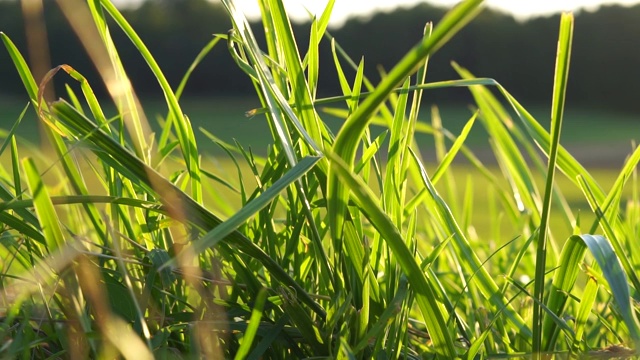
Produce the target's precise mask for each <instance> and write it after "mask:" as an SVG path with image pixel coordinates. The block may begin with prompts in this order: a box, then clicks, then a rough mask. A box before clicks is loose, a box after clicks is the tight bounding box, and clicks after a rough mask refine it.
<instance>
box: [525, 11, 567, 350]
mask: <svg viewBox="0 0 640 360" xmlns="http://www.w3.org/2000/svg"><path fill="white" fill-rule="evenodd" d="M572 38H573V15H571V14H567V13H564V14H562V17H561V19H560V34H559V37H558V53H557V57H556V70H555V81H554V86H553V102H552V104H551V129H552V130H551V147H550V149H549V167H548V170H547V180H546V186H545V193H544V200H543V204H542V217H541V220H540V228H539V232H538V235H539V238H538V244H537V251H536V273H535V288H534V297H535V299H537V302H538V303H539V304H543V302H544V286H545V272H546V257H547V236H548V233H549V230H548V228H547V227H548V221H549V216H550V212H551V197H552V194H553V182H554V176H555V169H556V158H557V156H558V146H559V143H560V130H561V128H562V115H563V113H564V104H565V96H566V91H567V82H568V78H569V61H570V59H571V43H572ZM542 321H543V312H542V308H541V307H540V305H534V307H533V354H534V357H535V358H536V359H538V358H540V356H541V355H542V353H541V351H542V350H543V347H542V346H543V343H542V341H543V335H544V334H543V332H542Z"/></svg>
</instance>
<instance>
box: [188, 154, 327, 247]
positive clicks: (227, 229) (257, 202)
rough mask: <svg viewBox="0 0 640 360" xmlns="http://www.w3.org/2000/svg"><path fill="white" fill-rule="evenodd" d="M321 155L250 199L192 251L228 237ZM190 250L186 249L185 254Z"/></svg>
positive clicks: (296, 178) (213, 244)
mask: <svg viewBox="0 0 640 360" xmlns="http://www.w3.org/2000/svg"><path fill="white" fill-rule="evenodd" d="M320 159H321V157H306V158H304V159H302V160H300V162H299V163H298V164H297V165H296V166H295V167H294V168H293V169H291V170H290V171H289V172H287V173H286V174H285V175H284V176H283V177H281V178H280V179H278V180H277V181H276V182H274V183H273V185H271V187H269V188H268V189H266V190H265V191H264V192H263V193H262V194H260V196H258V197H256V198H254V199H253V200H251V201H249V202H248V203H247V204H246V205H245V206H244V207H243V208H242V209H240V210H239V211H237V212H236V213H235V214H233V216H231V217H230V218H229V219H227V220H226V221H224V222H222V223H221V224H220V225H218V226H216V228H215V229H213V230H212V231H210V232H209V233H207V234H206V235H204V236H203V237H202V238H200V239H198V240H196V241H194V242H193V243H192V246H193V248H192V251H193V252H194V253H195V254H199V253H201V252H202V251H204V250H206V249H208V248H210V247H213V246H215V245H216V244H217V243H218V242H219V241H220V240H222V239H224V238H225V237H227V235H229V234H231V233H232V232H233V231H234V230H235V229H237V228H238V227H239V226H240V225H242V224H244V223H245V222H246V221H247V220H248V219H249V218H250V217H251V216H254V215H255V214H256V213H257V212H258V211H260V210H261V209H262V208H263V207H265V206H267V205H268V204H269V203H270V202H271V201H272V200H273V199H274V198H275V197H276V196H278V195H279V194H280V192H281V191H282V190H284V189H285V188H287V187H288V186H289V185H291V184H293V183H294V182H295V181H297V180H298V179H299V178H300V177H301V176H303V175H304V174H306V173H307V172H308V171H309V170H311V169H312V168H313V167H314V166H315V165H316V163H317V162H318V161H320ZM187 253H188V252H186V251H185V254H187Z"/></svg>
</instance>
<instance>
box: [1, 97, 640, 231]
mask: <svg viewBox="0 0 640 360" xmlns="http://www.w3.org/2000/svg"><path fill="white" fill-rule="evenodd" d="M142 104H143V107H144V109H145V112H146V115H147V118H148V121H149V123H150V125H151V126H152V128H154V129H155V130H156V131H159V129H160V128H161V125H160V124H161V123H162V122H163V121H164V120H163V119H164V118H165V117H166V112H167V109H166V104H165V103H164V102H163V101H162V100H159V99H147V100H142ZM181 105H182V107H183V110H184V112H185V113H186V115H187V116H188V117H189V119H190V121H191V123H192V126H193V128H194V130H195V129H198V130H196V134H195V135H196V138H197V140H198V144H199V150H200V151H201V154H202V155H203V166H204V167H205V168H208V169H209V170H211V171H214V172H217V173H222V174H224V173H227V176H228V177H227V178H226V180H227V181H229V182H230V183H232V184H236V185H237V184H238V182H239V179H238V178H237V176H236V174H235V167H234V163H233V162H232V161H231V159H230V158H229V157H228V155H227V154H226V153H225V152H224V151H222V149H221V148H220V147H219V146H217V145H216V144H215V143H214V142H213V141H212V140H211V139H210V138H209V137H208V136H207V135H205V131H206V132H208V133H211V134H213V135H215V136H216V137H218V138H219V139H221V140H222V141H224V142H227V143H231V144H233V145H235V143H234V141H238V143H239V144H240V145H241V146H242V147H244V148H245V149H246V150H247V151H248V150H249V149H251V151H252V152H253V153H254V154H256V155H258V156H264V155H265V154H266V152H267V148H268V146H269V145H273V137H272V135H271V134H270V130H269V126H268V124H267V120H266V119H265V117H264V115H261V114H258V115H254V116H252V117H247V116H245V113H246V112H247V111H249V110H251V109H254V108H256V107H259V103H258V102H256V100H255V99H253V98H251V97H246V98H211V99H205V98H187V99H184V100H182V101H181ZM337 105H340V104H337ZM432 106H435V105H432ZM423 108H424V109H423V112H422V116H421V120H420V121H422V122H424V123H429V124H430V123H431V121H432V119H431V115H432V114H431V110H432V109H431V108H430V106H429V104H426V106H423ZM437 108H438V110H439V114H440V117H441V119H442V123H443V125H442V126H443V127H444V128H446V129H447V130H449V131H450V132H451V133H453V134H459V133H460V131H461V130H462V128H463V127H464V125H465V124H466V122H467V121H468V120H469V117H470V116H471V115H472V107H471V105H468V106H465V104H445V105H443V106H438V107H437ZM22 110H23V108H22V107H21V104H20V102H18V101H17V100H16V99H9V98H6V97H4V98H0V113H1V114H3V118H2V119H1V121H0V124H1V125H0V126H2V127H4V128H5V130H7V129H8V128H10V127H11V126H12V125H13V122H15V121H16V119H17V118H18V115H19V114H20V113H21V112H22ZM549 111H550V110H549V109H545V108H543V107H533V110H531V112H532V113H533V114H534V116H536V117H537V118H539V119H544V117H545V116H548V113H549ZM105 113H106V115H107V117H109V116H110V115H111V116H114V114H116V110H115V107H114V106H109V105H108V102H107V105H106V106H105ZM321 115H322V112H321ZM512 116H515V115H512ZM565 116H566V119H565V122H566V123H565V124H566V126H565V128H564V129H563V144H564V145H565V146H566V147H567V148H569V149H573V151H572V154H573V155H574V156H575V157H576V158H577V159H578V160H580V161H581V162H582V164H583V165H584V166H585V167H587V168H588V169H589V170H591V171H592V175H593V176H594V178H595V179H596V180H598V182H599V183H600V184H601V185H602V186H603V188H604V189H608V188H609V187H610V186H611V185H612V184H613V181H614V180H615V177H616V175H617V173H618V168H619V167H621V166H622V164H623V162H624V159H625V157H626V155H627V154H628V153H629V152H630V150H631V143H632V141H633V140H634V139H635V140H638V139H640V131H639V132H638V133H634V132H633V131H630V129H633V128H634V127H633V124H634V120H635V118H634V116H633V115H631V114H616V113H615V112H608V111H605V110H600V111H589V110H584V109H571V108H569V109H567V113H566V115H565ZM324 121H325V122H326V123H328V124H329V125H330V128H331V129H332V131H333V132H334V133H337V132H338V131H339V129H340V126H341V125H342V122H343V121H344V119H340V118H338V117H335V116H333V115H328V114H324ZM37 126H38V120H37V118H36V116H35V114H34V112H33V109H31V108H29V110H28V112H27V113H26V116H25V118H24V119H23V121H22V123H21V124H20V127H19V129H18V131H17V134H18V135H19V136H23V137H24V138H25V139H26V140H28V141H30V142H33V143H36V144H37V143H38V142H39V137H38V136H37V135H38V127H37ZM516 126H517V125H516ZM373 129H374V130H373V131H372V134H373V135H376V134H379V132H380V130H381V129H382V127H375V126H374V127H373ZM375 129H377V131H376V130H375ZM203 130H204V131H203ZM634 135H636V137H635V138H634ZM416 140H417V142H418V145H419V146H420V149H421V150H422V152H423V156H424V157H425V159H427V160H430V161H429V162H428V163H427V164H426V165H427V168H428V169H430V170H433V169H435V167H436V165H437V161H436V158H435V151H434V138H433V135H432V134H417V135H416ZM387 143H388V141H386V142H385V146H386V144H387ZM465 144H466V145H467V146H468V147H469V148H470V149H471V150H472V151H473V152H474V154H475V155H476V156H478V158H479V159H480V160H481V161H482V162H483V163H484V164H485V165H487V166H488V168H490V169H492V171H494V172H495V173H496V175H497V177H498V179H502V180H503V181H502V182H501V183H500V185H501V186H502V187H503V188H506V187H507V183H506V181H504V178H502V177H501V176H500V174H499V171H500V169H499V168H498V166H497V164H496V163H495V158H494V154H493V152H492V150H491V148H490V146H489V137H488V134H487V132H486V131H485V130H484V129H483V128H482V124H481V123H479V122H477V123H476V124H475V126H474V129H473V130H472V131H471V132H470V134H469V136H468V138H467V140H466V142H465ZM8 160H9V159H8V157H5V162H6V161H8ZM175 166H176V169H179V168H180V167H183V166H184V164H175ZM240 166H241V168H242V171H243V172H244V173H246V174H248V173H250V171H251V170H250V168H249V167H248V166H246V163H244V162H242V161H241V162H240ZM451 171H452V173H453V174H454V176H453V178H455V179H458V181H456V182H455V185H454V186H455V189H456V190H457V196H464V191H465V186H466V185H465V184H466V182H467V181H473V182H474V187H475V189H476V191H474V192H473V201H474V203H475V204H476V206H475V207H474V212H473V214H471V215H472V218H473V226H474V231H475V232H476V233H477V234H478V237H479V238H485V237H496V236H497V235H496V234H497V233H496V231H497V230H499V231H500V234H501V236H504V237H506V238H509V237H510V236H511V237H512V236H514V234H516V231H517V229H515V228H513V227H510V226H509V224H508V222H504V224H503V225H502V226H500V227H499V228H497V229H495V226H494V225H495V224H494V221H492V219H491V216H494V215H495V214H491V213H490V212H488V211H485V209H487V208H489V202H490V196H491V195H490V194H488V193H487V192H484V191H478V189H483V188H488V187H490V184H488V183H487V182H486V179H484V178H483V177H482V175H481V173H480V172H479V171H478V170H477V169H475V168H474V167H473V166H471V165H470V164H469V163H468V162H467V161H466V159H465V158H464V156H462V154H460V155H458V158H457V160H456V161H455V162H454V165H453V166H452V170H451ZM534 176H535V179H536V182H537V184H538V186H539V187H542V186H543V184H544V176H543V174H541V173H539V172H538V173H536V172H534ZM245 179H251V177H250V176H246V177H245ZM246 181H247V180H245V182H246ZM245 185H246V186H256V184H255V182H254V181H251V180H248V183H246V184H245ZM374 185H375V184H374ZM558 186H559V188H561V189H562V190H563V192H564V195H565V196H566V199H567V201H568V204H569V206H570V207H571V209H572V210H573V211H575V212H585V213H586V215H583V217H584V219H583V220H585V221H587V222H589V221H593V219H594V216H593V215H592V214H590V213H589V206H588V203H587V202H586V201H585V200H584V197H583V195H582V193H581V191H580V189H579V188H577V187H576V186H574V185H573V184H572V182H571V181H570V180H569V179H567V178H566V177H564V176H561V177H560V178H559V179H558ZM441 190H444V189H441ZM630 191H631V190H630V189H627V190H626V191H625V194H626V195H629V194H630ZM218 192H219V193H220V196H221V197H222V198H223V199H224V200H225V202H226V203H227V204H225V205H229V206H230V208H237V207H240V206H241V205H242V201H241V199H240V196H239V195H238V194H237V193H232V192H229V191H228V189H225V188H224V187H219V188H218ZM414 192H415V190H414ZM455 196H456V195H455V194H451V193H446V192H445V199H448V200H455ZM452 197H453V198H452ZM491 200H492V201H495V199H491ZM209 205H210V206H211V208H213V209H216V210H218V211H223V209H228V207H227V206H224V207H221V206H219V205H220V199H219V198H218V200H217V201H212V202H211V203H209ZM230 215H231V213H227V216H230ZM459 215H462V214H459ZM488 224H492V225H491V226H489V225H488ZM553 225H554V226H552V228H553V229H554V234H555V235H556V237H558V238H559V239H563V238H566V237H567V236H568V235H570V234H571V225H570V224H567V223H566V222H565V221H564V219H563V220H560V219H556V221H554V223H553ZM492 227H493V228H492Z"/></svg>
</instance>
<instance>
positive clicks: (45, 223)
mask: <svg viewBox="0 0 640 360" xmlns="http://www.w3.org/2000/svg"><path fill="white" fill-rule="evenodd" d="M22 166H23V167H24V171H25V176H26V180H27V184H28V185H29V191H30V192H31V196H32V197H33V205H34V207H35V210H36V214H37V215H38V220H39V221H40V226H41V227H42V232H43V234H44V238H45V240H46V243H47V249H48V251H53V250H55V249H57V248H58V247H60V246H61V245H62V244H64V236H63V235H62V229H61V228H60V221H59V219H58V215H57V214H56V211H55V209H54V208H53V203H52V202H51V197H50V196H49V192H48V191H47V188H46V187H45V185H44V182H43V181H42V178H41V177H40V173H39V172H38V170H37V168H36V165H35V162H34V161H33V159H31V158H25V159H24V160H23V161H22Z"/></svg>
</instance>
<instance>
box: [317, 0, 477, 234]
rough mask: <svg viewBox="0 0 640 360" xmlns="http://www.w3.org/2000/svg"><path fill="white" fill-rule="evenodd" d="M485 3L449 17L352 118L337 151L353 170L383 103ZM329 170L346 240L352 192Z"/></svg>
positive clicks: (336, 223)
mask: <svg viewBox="0 0 640 360" xmlns="http://www.w3.org/2000/svg"><path fill="white" fill-rule="evenodd" d="M481 3H482V1H473V0H470V1H465V2H463V3H461V4H460V5H459V6H457V7H456V8H455V9H453V10H452V11H451V12H450V13H448V14H447V15H446V16H445V18H444V19H442V21H441V22H440V24H438V26H436V28H435V29H434V31H433V33H432V34H431V35H430V36H428V37H425V38H424V40H423V41H421V42H420V43H419V44H418V45H416V46H415V47H414V48H413V49H411V51H409V52H408V53H407V55H405V56H404V57H403V58H402V59H401V60H400V61H399V62H398V64H397V65H396V66H394V68H393V69H392V70H391V72H389V75H388V76H387V77H385V78H384V79H383V80H382V82H381V83H380V84H379V85H378V87H377V88H376V90H374V92H373V94H372V95H371V96H369V97H367V98H366V99H365V100H364V101H363V102H362V104H360V106H359V107H358V109H357V110H356V111H355V112H354V113H353V114H351V116H350V117H349V118H348V119H347V121H346V122H345V123H344V125H343V126H342V129H341V130H340V132H339V133H338V135H337V136H336V140H335V142H334V147H333V151H334V152H335V153H336V154H337V155H339V156H340V157H341V158H342V159H344V161H345V162H346V163H347V164H348V166H349V168H350V169H353V166H354V164H353V162H354V158H355V154H356V148H357V145H358V142H359V140H360V138H361V137H362V134H363V133H364V131H365V128H366V127H367V126H368V124H369V123H370V121H371V119H370V118H371V116H372V115H373V114H374V113H375V111H376V110H377V109H378V107H379V106H380V105H381V103H382V102H383V101H384V100H385V99H386V98H387V97H388V95H389V94H390V93H391V92H392V91H393V88H394V87H395V86H396V84H398V83H400V82H401V81H403V80H404V79H405V78H406V77H407V76H409V75H411V74H412V73H413V72H414V71H415V70H417V69H416V66H418V65H419V64H421V62H422V61H423V60H424V59H425V58H426V57H427V56H428V55H430V54H432V53H433V52H435V51H436V50H437V49H439V48H440V47H441V46H442V45H444V43H446V42H447V40H449V39H450V38H451V37H452V36H453V35H454V34H455V33H456V32H457V30H459V29H460V28H461V27H462V26H463V25H464V24H466V23H467V22H469V21H470V20H471V19H472V18H473V17H474V16H475V14H477V12H478V8H479V6H480V4H481ZM333 172H334V170H331V167H330V168H329V174H328V183H327V194H328V196H327V198H328V204H327V205H328V209H329V225H330V227H331V234H332V237H334V238H341V237H342V223H343V221H344V219H345V217H346V210H347V209H346V204H347V199H348V189H347V188H346V187H345V186H343V185H342V184H340V182H339V181H338V178H337V177H336V176H335V174H334V173H333Z"/></svg>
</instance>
